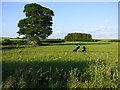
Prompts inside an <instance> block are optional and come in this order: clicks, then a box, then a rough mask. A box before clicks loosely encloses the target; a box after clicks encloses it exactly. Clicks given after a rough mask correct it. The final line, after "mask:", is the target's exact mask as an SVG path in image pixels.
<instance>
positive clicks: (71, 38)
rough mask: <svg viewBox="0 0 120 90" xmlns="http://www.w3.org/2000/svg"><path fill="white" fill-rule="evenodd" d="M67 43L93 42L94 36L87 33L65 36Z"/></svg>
mask: <svg viewBox="0 0 120 90" xmlns="http://www.w3.org/2000/svg"><path fill="white" fill-rule="evenodd" d="M65 40H66V41H91V40H92V35H91V34H85V33H68V34H67V35H66V36H65Z"/></svg>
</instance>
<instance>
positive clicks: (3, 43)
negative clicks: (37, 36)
mask: <svg viewBox="0 0 120 90" xmlns="http://www.w3.org/2000/svg"><path fill="white" fill-rule="evenodd" d="M11 43H12V41H11V40H10V39H4V40H3V42H2V45H10V44H11Z"/></svg>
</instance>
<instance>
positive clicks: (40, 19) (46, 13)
mask: <svg viewBox="0 0 120 90" xmlns="http://www.w3.org/2000/svg"><path fill="white" fill-rule="evenodd" d="M23 12H24V13H25V15H26V18H24V19H21V20H20V21H19V23H18V27H19V31H18V32H17V33H18V34H19V35H25V37H27V38H29V39H30V40H34V41H36V42H37V44H39V45H40V44H41V42H40V40H41V39H45V38H46V37H48V36H49V35H51V34H52V28H51V26H52V24H53V22H52V17H53V16H54V12H53V11H52V10H50V9H49V8H46V7H43V6H41V5H39V4H36V3H31V4H27V5H25V6H24V10H23Z"/></svg>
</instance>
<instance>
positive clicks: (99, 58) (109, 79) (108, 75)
mask: <svg viewBox="0 0 120 90" xmlns="http://www.w3.org/2000/svg"><path fill="white" fill-rule="evenodd" d="M68 43H71V42H68ZM85 43H87V42H85ZM84 45H85V46H86V48H87V51H86V52H81V50H82V46H83V45H81V46H80V50H78V51H77V52H72V50H73V49H75V48H76V45H67V44H65V45H51V46H38V47H30V48H19V49H11V50H2V66H3V67H2V69H3V86H2V87H3V88H7V89H8V90H9V89H10V88H15V89H18V90H19V89H20V88H43V87H46V88H61V87H62V88H69V89H72V88H117V87H118V85H119V82H118V65H117V64H118V43H117V42H116V43H115V42H112V43H111V42H110V43H101V44H99V43H98V44H95V42H94V43H93V44H92V43H90V44H89V43H88V44H84Z"/></svg>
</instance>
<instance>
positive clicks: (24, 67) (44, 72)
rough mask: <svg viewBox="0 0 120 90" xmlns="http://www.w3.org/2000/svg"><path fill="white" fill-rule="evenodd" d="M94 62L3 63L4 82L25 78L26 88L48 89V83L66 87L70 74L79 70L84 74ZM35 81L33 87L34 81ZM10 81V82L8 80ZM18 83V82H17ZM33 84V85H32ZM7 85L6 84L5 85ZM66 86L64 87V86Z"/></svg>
mask: <svg viewBox="0 0 120 90" xmlns="http://www.w3.org/2000/svg"><path fill="white" fill-rule="evenodd" d="M91 62H93V61H88V60H81V61H42V62H41V61H28V62H27V61H16V62H3V63H2V80H3V82H4V83H5V81H6V80H7V79H8V78H9V77H10V76H12V77H14V78H18V79H19V78H21V77H22V78H23V79H24V80H25V81H26V83H27V84H26V87H40V88H41V87H48V86H46V85H48V82H50V83H55V84H56V82H58V83H59V84H58V86H57V87H63V86H66V82H67V79H68V77H69V76H68V75H69V74H68V73H70V72H71V70H74V69H77V70H79V71H80V73H81V74H83V73H84V72H85V71H86V70H87V69H88V68H89V67H90V63H91ZM33 79H35V80H34V81H35V82H34V84H35V83H36V84H35V85H36V86H32V85H33V83H32V82H33V81H32V82H31V80H33ZM8 81H10V80H8ZM16 81H18V80H16ZM31 83H32V84H31ZM50 83H49V84H50ZM5 84H6V83H5ZM63 84H64V85H63ZM60 85H61V86H60Z"/></svg>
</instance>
